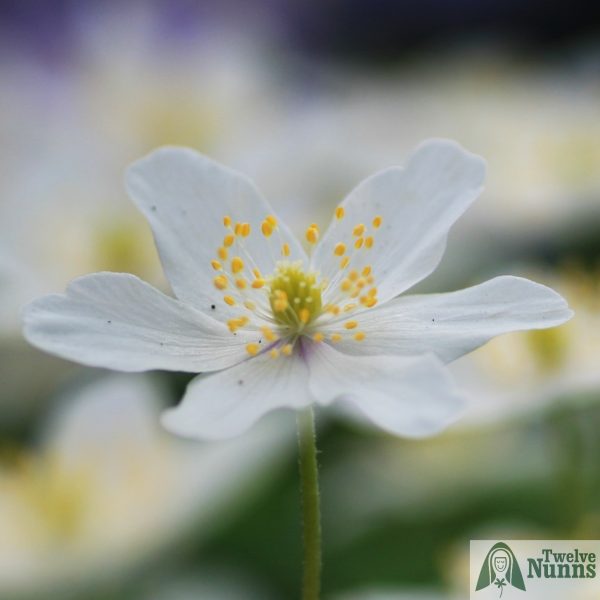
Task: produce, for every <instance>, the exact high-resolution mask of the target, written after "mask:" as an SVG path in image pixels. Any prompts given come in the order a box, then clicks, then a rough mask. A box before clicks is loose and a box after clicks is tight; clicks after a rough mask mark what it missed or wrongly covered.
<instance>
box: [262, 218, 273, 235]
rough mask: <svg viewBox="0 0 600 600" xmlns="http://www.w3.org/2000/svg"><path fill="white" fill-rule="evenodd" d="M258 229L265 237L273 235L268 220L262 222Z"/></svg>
mask: <svg viewBox="0 0 600 600" xmlns="http://www.w3.org/2000/svg"><path fill="white" fill-rule="evenodd" d="M260 230H261V231H262V234H263V235H264V236H265V237H266V238H269V237H271V236H272V235H273V227H271V224H270V223H269V222H268V221H263V222H262V224H261V226H260Z"/></svg>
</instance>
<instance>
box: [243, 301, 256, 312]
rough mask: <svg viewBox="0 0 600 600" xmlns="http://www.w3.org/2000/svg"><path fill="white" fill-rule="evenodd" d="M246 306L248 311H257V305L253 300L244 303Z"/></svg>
mask: <svg viewBox="0 0 600 600" xmlns="http://www.w3.org/2000/svg"><path fill="white" fill-rule="evenodd" d="M244 306H245V307H246V308H247V309H248V310H255V309H256V304H254V302H252V300H246V301H245V302H244Z"/></svg>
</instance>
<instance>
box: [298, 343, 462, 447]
mask: <svg viewBox="0 0 600 600" xmlns="http://www.w3.org/2000/svg"><path fill="white" fill-rule="evenodd" d="M305 346H306V352H305V355H306V357H307V360H308V364H309V369H310V391H311V393H312V394H313V395H314V396H315V398H316V399H317V401H318V402H319V403H320V404H325V405H327V404H330V403H331V402H333V401H334V400H343V401H347V402H352V403H353V404H355V405H356V406H357V407H358V408H359V409H360V410H361V412H363V413H364V414H365V415H366V416H367V417H368V418H369V419H370V420H371V421H373V422H374V423H375V424H376V425H378V426H379V427H381V428H382V429H384V430H385V431H388V432H390V433H393V434H396V435H400V436H406V437H421V436H426V435H432V434H434V433H436V432H438V431H440V430H441V429H443V428H444V427H446V426H447V425H449V424H450V423H451V422H452V421H454V420H456V419H457V418H458V416H459V414H460V412H461V409H462V406H463V401H462V399H461V398H460V397H459V396H458V395H457V394H456V392H455V391H454V387H453V383H452V381H451V379H450V376H449V373H448V372H447V371H446V369H445V368H444V366H443V365H442V364H441V363H440V361H439V360H438V359H437V358H435V357H434V356H433V355H428V356H420V357H411V358H407V357H400V356H360V357H359V356H348V355H347V354H342V353H341V352H338V351H337V350H336V349H334V348H332V347H331V346H329V345H328V344H326V343H321V344H314V343H310V344H308V345H307V344H305Z"/></svg>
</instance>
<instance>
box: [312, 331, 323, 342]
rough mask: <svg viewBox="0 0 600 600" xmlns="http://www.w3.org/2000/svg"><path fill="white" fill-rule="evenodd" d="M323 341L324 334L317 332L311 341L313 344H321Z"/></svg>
mask: <svg viewBox="0 0 600 600" xmlns="http://www.w3.org/2000/svg"><path fill="white" fill-rule="evenodd" d="M324 339H325V334H323V333H321V332H320V331H317V332H316V333H315V334H314V335H313V340H314V341H315V342H322V341H323V340H324Z"/></svg>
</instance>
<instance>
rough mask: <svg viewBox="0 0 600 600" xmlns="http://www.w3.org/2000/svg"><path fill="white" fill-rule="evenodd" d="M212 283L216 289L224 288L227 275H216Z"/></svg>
mask: <svg viewBox="0 0 600 600" xmlns="http://www.w3.org/2000/svg"><path fill="white" fill-rule="evenodd" d="M213 283H214V284H215V287H216V288H217V289H218V290H224V289H225V288H227V277H225V275H217V276H216V277H215V278H214V279H213Z"/></svg>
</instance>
